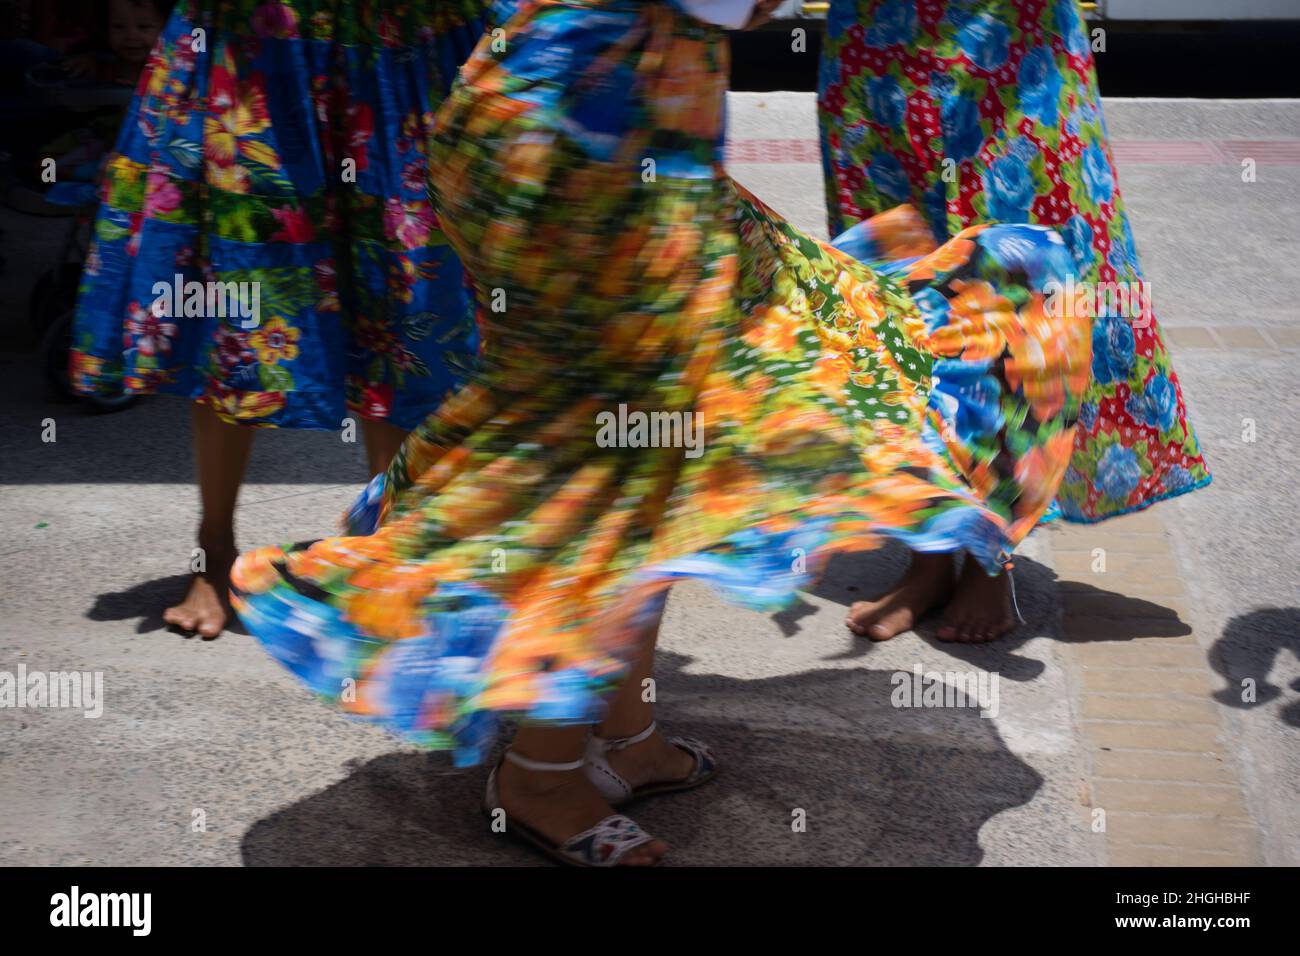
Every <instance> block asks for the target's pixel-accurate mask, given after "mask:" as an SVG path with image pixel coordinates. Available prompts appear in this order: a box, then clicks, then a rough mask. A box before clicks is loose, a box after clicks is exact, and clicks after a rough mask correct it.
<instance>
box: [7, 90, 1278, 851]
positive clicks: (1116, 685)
mask: <svg viewBox="0 0 1300 956" xmlns="http://www.w3.org/2000/svg"><path fill="white" fill-rule="evenodd" d="M1106 107H1107V119H1108V124H1109V127H1110V130H1111V133H1112V135H1113V136H1114V137H1115V141H1116V151H1117V153H1118V155H1119V157H1120V159H1119V162H1120V169H1119V176H1120V185H1121V188H1122V189H1123V191H1124V195H1125V198H1126V201H1127V203H1128V206H1129V209H1130V214H1131V216H1132V219H1133V227H1134V231H1135V234H1136V240H1137V246H1138V250H1139V253H1140V255H1141V257H1142V260H1143V265H1144V269H1145V271H1146V277H1147V279H1148V281H1149V282H1150V283H1151V284H1152V288H1153V298H1154V301H1155V310H1156V314H1157V316H1158V318H1159V320H1160V323H1161V325H1162V327H1163V328H1164V329H1165V331H1166V333H1167V336H1168V339H1169V342H1170V346H1171V350H1172V352H1173V356H1174V362H1175V367H1176V369H1177V370H1178V372H1179V375H1180V377H1181V379H1182V382H1183V387H1184V389H1185V391H1186V394H1187V397H1188V402H1189V407H1190V414H1191V419H1192V421H1193V423H1194V424H1195V426H1196V428H1197V431H1198V434H1199V437H1200V440H1201V442H1202V445H1203V446H1204V448H1205V451H1206V455H1207V457H1208V459H1209V462H1210V467H1211V470H1212V471H1213V472H1214V484H1212V485H1211V486H1210V487H1209V488H1206V489H1203V490H1201V491H1198V492H1195V493H1193V494H1191V495H1188V496H1185V497H1183V498H1180V499H1177V500H1174V501H1171V502H1166V503H1162V504H1160V505H1158V506H1157V507H1156V508H1155V509H1153V510H1151V511H1147V512H1143V513H1140V514H1137V515H1133V516H1128V517H1125V518H1122V519H1117V520H1115V521H1111V522H1106V523H1103V524H1100V525H1096V526H1059V527H1053V528H1050V529H1040V530H1039V531H1037V532H1035V533H1034V534H1033V535H1031V537H1030V538H1029V540H1028V541H1027V542H1026V545H1025V546H1024V548H1023V549H1022V551H1021V553H1020V554H1019V555H1018V557H1017V566H1016V585H1017V593H1018V596H1019V601H1020V607H1021V610H1022V612H1023V613H1024V616H1025V618H1026V620H1027V622H1028V623H1027V624H1026V625H1025V626H1023V627H1022V628H1020V629H1019V630H1018V631H1017V632H1016V633H1015V634H1013V635H1012V636H1010V637H1009V638H1007V639H1005V640H1002V641H999V642H996V643H995V644H991V645H987V646H982V647H965V646H958V645H949V644H944V643H940V642H938V641H936V640H934V639H933V636H932V635H933V629H932V627H930V626H924V627H922V629H921V631H920V633H918V634H906V635H902V636H900V637H899V638H897V639H895V640H893V641H890V642H887V643H884V644H871V643H869V642H865V641H862V640H859V639H855V638H853V637H852V636H851V635H850V634H848V632H847V631H846V630H845V629H844V628H843V624H842V622H843V617H844V613H845V609H846V607H847V605H848V604H850V603H852V601H854V600H857V599H859V598H861V597H863V596H868V595H870V594H872V593H875V592H876V591H877V590H878V589H880V588H882V587H883V586H884V584H885V583H887V582H888V581H889V580H891V579H892V578H893V577H894V576H896V575H897V573H898V572H899V570H900V569H901V567H902V563H903V561H904V560H905V555H904V554H903V553H902V552H901V549H898V548H887V549H885V550H883V551H881V552H877V553H872V554H869V555H859V556H853V557H850V558H846V559H842V560H837V561H836V562H834V563H833V564H832V566H831V568H830V571H829V573H828V574H827V575H826V577H825V578H824V579H823V580H822V581H821V582H820V583H819V584H818V586H817V587H816V588H814V589H813V590H812V591H811V592H809V593H808V594H807V595H805V597H804V599H803V602H802V603H801V604H800V605H799V606H797V607H795V608H793V609H791V610H789V611H787V612H785V613H783V614H781V615H777V616H775V617H769V616H763V615H757V614H750V613H747V612H741V611H738V610H736V609H735V608H733V607H731V606H729V605H727V604H724V603H723V602H721V601H719V600H718V599H717V598H716V597H714V596H713V595H712V594H711V593H710V592H708V591H706V590H704V589H702V588H698V587H693V586H686V587H682V588H680V589H678V590H676V591H675V592H674V594H673V597H672V599H671V601H670V603H669V607H668V614H667V618H666V622H665V628H664V634H663V641H662V648H661V654H660V667H659V674H658V681H659V686H658V697H659V701H660V704H661V707H662V717H663V720H664V722H665V725H666V726H667V727H669V728H670V729H671V730H672V731H674V732H678V733H685V734H689V735H691V736H698V737H701V738H704V739H706V740H708V741H709V742H710V743H711V744H713V745H714V746H715V748H716V750H717V751H718V753H719V756H720V758H721V760H722V761H723V773H722V774H721V776H720V777H719V779H718V780H717V782H716V783H714V784H711V785H709V786H708V787H707V788H704V789H701V790H700V791H698V792H694V793H690V794H685V795H681V796H678V797H673V798H666V799H663V800H659V801H653V802H649V803H647V804H646V805H645V806H644V809H641V808H638V810H637V813H636V816H637V818H638V820H639V821H640V822H641V823H643V824H644V825H645V826H646V827H647V829H649V830H651V831H652V832H655V833H656V834H658V835H661V836H663V837H664V838H666V839H667V840H668V841H669V842H670V843H671V844H672V845H673V847H674V853H673V856H672V861H673V862H674V863H675V864H679V865H705V864H738V865H744V864H773V865H775V864H796V865H815V864H860V865H861V864H865V865H903V864H943V865H1007V864H1021V865H1068V864H1082V865H1105V864H1111V865H1118V864H1160V863H1173V864H1199V863H1207V864H1254V863H1260V862H1263V863H1267V864H1274V865H1276V864H1292V865H1295V864H1300V801H1297V800H1296V794H1297V792H1300V609H1298V608H1297V607H1296V605H1297V604H1298V603H1300V601H1297V580H1298V579H1297V568H1300V547H1298V546H1297V537H1296V534H1295V517H1294V499H1295V489H1294V476H1295V475H1296V474H1297V473H1298V472H1300V442H1298V441H1297V438H1296V429H1295V421H1296V398H1295V395H1296V392H1297V385H1298V384H1300V373H1298V372H1297V370H1296V365H1297V360H1298V359H1300V355H1298V354H1297V352H1298V350H1300V307H1297V305H1296V303H1297V302H1300V270H1297V268H1296V266H1295V263H1296V262H1298V261H1300V230H1298V229H1297V226H1296V225H1295V224H1296V223H1297V222H1298V221H1300V163H1297V162H1295V161H1294V160H1293V159H1292V158H1288V157H1294V156H1295V152H1294V144H1295V143H1297V142H1300V103H1294V102H1293V103H1280V102H1264V103H1231V104H1219V103H1195V102H1173V103H1160V102H1108V103H1107V104H1106ZM729 108H730V119H731V124H732V169H733V171H734V173H735V174H736V176H737V178H738V179H739V180H740V181H741V182H742V183H743V184H745V185H746V186H747V187H749V188H750V189H752V190H753V191H754V192H755V193H756V194H757V195H758V196H759V197H760V198H761V199H763V200H764V201H766V202H768V203H769V204H770V205H772V206H773V207H774V208H776V209H777V210H778V211H780V212H782V213H783V214H785V215H788V216H790V217H791V218H792V219H793V220H794V221H795V222H796V223H798V224H800V225H801V226H803V227H805V228H807V229H809V230H810V231H811V232H813V233H814V234H816V235H819V236H824V235H825V213H824V205H823V201H822V183H821V175H820V167H819V165H818V157H817V153H816V144H815V140H816V121H815V113H814V109H813V100H812V97H811V95H809V94H735V95H733V96H732V97H731V99H730V107H729ZM774 143H775V144H777V145H772V144H774ZM1243 143H1246V144H1251V145H1250V146H1249V148H1250V149H1251V151H1253V152H1254V153H1257V154H1258V157H1259V164H1258V170H1257V172H1258V178H1257V181H1256V182H1254V183H1249V184H1247V183H1243V182H1242V181H1241V177H1240V165H1239V158H1240V157H1239V153H1238V152H1234V151H1233V150H1236V149H1237V148H1238V146H1239V145H1240V144H1243ZM756 144H757V145H756ZM1153 144H1156V145H1153ZM1207 144H1208V145H1207ZM1224 144H1229V145H1228V146H1225V145H1224ZM1260 144H1264V145H1260ZM1270 144H1273V145H1270ZM1229 147H1231V148H1229ZM1266 156H1267V157H1269V158H1268V159H1267V160H1266V159H1265V158H1264V157H1266ZM1197 157H1200V158H1199V159H1198V158H1197ZM3 225H4V226H5V228H6V234H5V237H4V248H3V254H4V255H6V256H7V257H8V258H9V268H10V277H14V276H22V275H32V276H34V275H35V274H37V273H38V272H39V271H40V270H41V269H42V268H45V267H46V263H47V260H48V257H49V255H50V253H49V250H48V248H47V247H48V243H44V244H43V242H42V241H41V240H39V239H37V238H34V237H29V236H26V235H24V234H23V233H22V232H21V231H20V228H21V221H18V222H14V221H12V220H10V219H8V218H6V219H5V220H4V223H3ZM25 295H26V291H25V290H24V289H23V288H21V285H20V284H18V283H16V282H14V281H11V280H10V279H7V280H6V284H5V288H4V296H3V304H9V305H12V306H13V308H14V309H17V308H20V307H21V303H22V302H23V300H24V298H25ZM14 314H16V313H14V312H13V311H12V310H11V311H10V315H11V320H12V315H14ZM0 388H2V389H3V390H4V391H3V398H4V401H3V403H2V404H0V489H2V490H0V521H2V522H3V527H4V528H5V529H6V532H7V533H6V538H5V541H4V543H3V545H0V578H2V579H3V581H4V582H5V586H4V587H3V589H0V671H10V672H12V671H14V670H15V669H16V667H17V666H18V665H19V664H20V663H22V664H25V665H26V667H28V668H29V669H33V670H36V669H41V670H72V669H81V670H97V671H102V672H103V673H104V677H105V698H106V699H105V711H104V715H103V717H101V718H99V719H93V720H89V719H85V718H83V717H82V716H81V714H80V713H79V712H75V711H68V710H51V709H45V710H21V711H19V710H7V709H0V795H3V797H4V800H5V813H4V814H0V864H6V863H29V864H31V863H78V862H86V863H96V864H107V863H112V864H151V863H152V864H240V863H244V864H263V863H279V864H298V863H313V864H321V865H337V864H385V863H392V864H426V865H428V864H433V865H460V864H474V863H478V864H482V863H491V862H494V861H501V862H510V863H535V862H538V861H537V858H536V857H535V856H533V855H532V854H530V853H529V852H528V851H527V850H524V849H521V848H519V847H517V846H514V845H513V844H507V843H505V842H504V841H503V840H502V839H501V838H500V837H499V836H497V835H493V834H491V833H490V832H488V831H487V829H486V828H485V827H484V825H483V823H482V820H481V818H480V816H479V814H478V809H477V801H478V799H479V798H480V796H481V792H482V784H483V780H484V777H485V776H486V773H485V771H484V770H482V769H481V768H480V769H478V770H473V771H468V772H453V771H451V770H450V769H449V767H448V765H447V764H446V762H445V761H444V760H442V759H440V758H438V757H433V756H429V755H427V754H422V753H418V752H416V751H414V750H411V749H409V748H405V747H402V746H399V745H397V744H395V743H394V742H393V740H392V739H391V738H389V737H387V736H386V735H384V734H383V733H381V732H379V731H377V730H375V729H373V728H370V727H366V726H362V725H359V724H356V723H353V722H349V721H347V720H344V719H343V718H341V717H338V716H337V715H336V714H334V713H333V712H331V711H330V710H329V709H327V708H326V707H325V706H324V705H322V704H320V703H318V702H317V701H315V700H314V699H312V698H311V697H310V696H309V695H308V694H307V693H306V692H305V691H303V690H302V689H301V688H300V687H299V686H298V685H297V684H296V683H295V682H294V680H293V679H292V678H290V677H289V676H288V675H287V674H285V673H284V672H283V671H282V670H281V669H280V668H279V667H278V666H277V665H275V664H273V663H272V662H271V661H270V659H269V658H268V657H267V656H266V655H265V654H264V653H263V652H262V651H261V650H260V649H259V648H258V647H257V645H256V642H255V641H253V640H252V639H251V638H249V637H247V636H245V635H242V634H238V633H231V634H227V635H226V636H224V637H223V638H221V639H220V640H217V641H211V642H203V641H199V640H194V639H184V638H181V637H179V636H177V635H174V634H172V633H170V632H169V631H167V630H165V629H164V628H163V627H162V624H161V620H160V617H159V614H160V611H161V608H162V607H163V606H164V605H165V603H166V602H167V601H168V600H170V599H173V598H174V597H175V596H176V595H177V594H179V593H180V591H181V589H183V587H184V584H185V580H186V575H185V572H186V565H187V563H188V561H189V550H190V547H191V538H192V535H193V530H194V525H195V522H196V519H197V511H196V505H197V502H196V494H195V491H194V488H193V486H192V484H191V468H190V464H189V450H188V440H189V436H188V426H187V424H186V419H187V416H186V410H185V408H184V407H183V406H182V405H181V403H179V402H174V401H168V400H161V399H160V400H150V401H144V402H141V403H140V404H139V405H137V406H136V407H135V408H132V409H131V410H129V411H127V412H125V413H122V414H118V415H110V416H95V415H90V414H87V413H86V412H85V411H84V410H83V409H81V408H80V407H79V406H76V405H66V404H52V403H50V402H47V401H46V400H45V399H44V395H43V390H42V387H41V385H40V382H39V376H38V369H37V367H36V363H35V362H34V361H33V359H32V357H31V356H30V355H29V354H24V353H18V352H12V351H11V352H7V353H0ZM51 417H52V418H54V419H55V421H56V422H57V425H58V441H57V442H56V443H53V444H47V443H42V442H41V440H40V434H41V429H42V422H43V420H44V419H46V418H51ZM363 461H364V459H363V455H362V452H361V449H360V448H359V447H358V446H357V445H345V444H343V443H342V442H341V441H340V440H339V438H338V436H337V435H331V434H325V433H264V434H260V435H259V436H258V438H257V443H256V447H255V450H254V458H253V462H252V465H251V467H250V475H249V483H248V484H247V486H246V487H245V490H244V494H243V497H242V499H241V506H240V525H239V539H240V543H241V545H243V546H244V547H250V546H253V545H257V544H263V543H268V542H275V541H290V540H303V539H309V538H313V537H319V536H321V535H322V534H327V533H329V532H331V531H332V530H333V529H334V528H335V527H336V524H337V520H338V516H339V514H340V513H341V512H342V510H343V509H344V507H346V505H347V504H348V503H349V501H350V500H351V498H352V496H353V495H354V494H355V492H356V491H357V490H358V489H359V487H360V484H361V481H362V480H363V477H364V465H363ZM1103 561H1104V564H1103V563H1101V562H1103ZM917 669H919V670H920V671H921V673H922V674H923V675H931V674H933V675H938V677H939V679H940V680H941V681H943V682H944V683H945V684H948V685H951V684H953V683H954V682H956V681H960V680H962V679H966V678H974V677H981V676H982V677H985V678H989V677H993V676H996V677H997V687H998V701H997V708H996V713H995V714H990V715H989V716H981V715H980V710H979V708H978V707H970V706H943V707H912V708H901V707H898V706H895V704H896V703H897V700H896V698H895V693H896V691H897V690H898V687H899V682H900V677H901V678H903V679H906V678H907V676H908V675H911V674H914V673H915V672H916V670H917ZM1252 692H1253V696H1251V693H1252ZM198 819H201V820H202V821H203V826H202V827H201V828H196V825H195V821H196V820H198ZM800 820H802V821H803V827H802V829H800V828H799V827H798V826H796V824H797V822H798V821H800Z"/></svg>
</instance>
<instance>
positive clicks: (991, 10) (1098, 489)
mask: <svg viewBox="0 0 1300 956" xmlns="http://www.w3.org/2000/svg"><path fill="white" fill-rule="evenodd" d="M1077 7H1078V5H1077V3H1076V2H1075V0H925V2H920V0H832V2H831V9H830V15H829V20H828V23H827V31H826V38H825V42H824V43H823V44H822V61H821V74H820V79H819V82H818V90H819V99H818V104H819V112H820V115H821V141H822V161H823V164H824V166H825V174H826V202H827V207H828V208H829V210H830V226H831V234H832V235H837V234H838V233H840V232H841V231H843V230H844V229H845V228H847V227H849V226H851V225H852V224H853V223H854V222H856V221H857V220H859V219H864V218H867V217H869V216H873V215H875V214H876V213H878V212H881V211H882V210H886V209H889V208H891V207H893V206H895V205H897V204H898V203H901V202H906V203H911V204H912V205H914V206H916V207H917V208H918V209H920V210H921V211H922V212H923V214H924V215H925V217H926V219H927V221H928V222H929V223H930V225H931V227H932V228H933V230H934V234H935V237H936V239H937V241H939V242H943V241H944V240H945V239H947V238H948V237H949V236H951V235H955V234H957V233H958V232H960V231H961V230H962V229H964V228H966V227H967V226H970V225H972V224H974V223H979V222H1029V223H1041V224H1043V225H1049V226H1055V227H1058V228H1059V229H1060V230H1061V233H1062V234H1063V235H1064V237H1065V240H1066V242H1067V243H1068V244H1069V246H1070V250H1071V252H1072V253H1073V254H1074V258H1075V263H1076V266H1077V269H1078V272H1079V280H1080V282H1081V283H1083V284H1082V285H1080V286H1077V287H1075V288H1074V289H1072V290H1071V289H1067V290H1065V293H1064V294H1063V295H1062V296H1061V298H1060V303H1062V304H1064V303H1066V302H1070V303H1072V304H1073V305H1074V307H1075V308H1076V309H1079V310H1090V311H1089V312H1088V314H1089V315H1090V316H1097V317H1096V318H1095V319H1094V320H1093V326H1092V339H1093V359H1092V381H1091V383H1090V384H1089V386H1088V391H1087V394H1086V396H1085V398H1084V404H1083V409H1082V412H1081V415H1080V423H1079V428H1078V430H1077V433H1076V438H1075V453H1074V457H1073V459H1072V460H1071V462H1070V468H1069V470H1068V471H1067V472H1066V475H1065V480H1064V482H1063V484H1062V485H1061V490H1060V497H1059V504H1060V506H1061V510H1062V512H1063V513H1064V515H1065V516H1066V517H1067V518H1070V519H1073V520H1079V521H1096V520H1100V519H1102V518H1107V517H1111V516H1113V515H1116V514H1122V513H1124V512H1126V511H1133V510H1136V509H1139V508H1144V507H1146V506H1147V505H1150V504H1152V503H1153V502H1155V501H1159V500H1160V499H1162V498H1168V497H1171V496H1173V495H1178V494H1182V493H1184V492H1187V491H1191V490H1193V489H1195V488H1199V487H1201V486H1202V485H1206V484H1208V483H1209V481H1210V475H1209V472H1208V471H1207V470H1206V465H1205V460H1204V459H1203V458H1202V456H1201V449H1200V446H1199V444H1198V443H1197V441H1196V437H1195V435H1194V434H1193V433H1192V428H1191V425H1190V424H1188V421H1187V415H1186V410H1185V408H1184V405H1183V395H1182V389H1181V387H1180V385H1179V382H1178V376H1177V375H1175V374H1174V370H1173V366H1172V365H1171V363H1170V360H1169V354H1168V352H1167V351H1166V350H1165V344H1164V342H1163V340H1162V339H1161V336H1160V331H1159V329H1158V328H1157V326H1156V322H1155V318H1154V316H1153V315H1152V314H1151V309H1150V299H1149V288H1148V287H1147V286H1146V285H1145V283H1144V281H1143V278H1142V272H1141V269H1140V268H1139V266H1138V259H1137V252H1136V250H1135V249H1134V246H1133V232H1132V230H1131V229H1130V228H1129V224H1128V218H1127V217H1126V216H1125V214H1124V205H1123V202H1122V201H1121V199H1120V193H1119V185H1118V182H1117V180H1116V175H1115V165H1114V161H1113V159H1112V157H1111V154H1110V149H1109V148H1108V146H1107V143H1106V126H1105V121H1104V120H1103V118H1102V114H1101V100H1100V96H1099V94H1098V91H1097V77H1096V72H1095V70H1094V68H1093V62H1092V52H1091V49H1090V45H1089V39H1088V37H1087V36H1086V35H1085V34H1084V30H1083V23H1082V20H1081V18H1080V16H1079V12H1078V9H1077ZM1125 297H1127V299H1126V298H1125ZM1135 299H1136V300H1137V301H1138V302H1140V303H1141V304H1140V305H1135V304H1134V300H1135ZM1126 302H1127V304H1125V303H1126Z"/></svg>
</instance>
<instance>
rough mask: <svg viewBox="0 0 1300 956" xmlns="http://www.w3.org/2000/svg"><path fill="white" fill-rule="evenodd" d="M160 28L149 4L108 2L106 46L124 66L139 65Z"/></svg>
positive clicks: (157, 18) (117, 0) (120, 1)
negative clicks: (124, 62)
mask: <svg viewBox="0 0 1300 956" xmlns="http://www.w3.org/2000/svg"><path fill="white" fill-rule="evenodd" d="M162 28H163V22H162V20H161V19H160V18H159V16H158V14H157V13H155V12H154V9H153V4H151V3H139V2H138V0H137V2H133V0H112V2H111V5H110V6H109V13H108V46H109V48H110V49H111V50H112V51H113V52H114V53H116V54H117V55H118V56H120V57H121V58H122V59H123V60H125V61H126V62H127V63H131V64H135V65H143V64H144V62H145V60H147V59H149V52H150V51H151V50H152V49H153V44H154V41H155V40H157V39H158V34H159V33H161V32H162Z"/></svg>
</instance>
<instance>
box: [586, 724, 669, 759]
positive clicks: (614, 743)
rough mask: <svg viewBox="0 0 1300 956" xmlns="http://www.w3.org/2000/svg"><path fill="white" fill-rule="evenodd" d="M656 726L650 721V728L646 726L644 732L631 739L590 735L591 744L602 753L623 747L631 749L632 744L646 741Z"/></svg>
mask: <svg viewBox="0 0 1300 956" xmlns="http://www.w3.org/2000/svg"><path fill="white" fill-rule="evenodd" d="M656 726H658V725H657V723H656V722H655V721H653V720H652V721H650V726H648V727H647V728H646V729H645V730H643V731H641V732H640V733H639V734H634V735H633V736H631V737H616V738H609V739H606V738H604V737H597V736H596V735H595V734H592V735H591V742H592V743H593V744H595V745H597V746H599V748H600V749H601V750H602V751H610V750H622V749H624V748H625V747H631V746H632V745H633V744H639V743H640V742H641V741H643V740H645V739H647V738H648V737H649V736H650V735H651V734H653V733H654V732H655V727H656Z"/></svg>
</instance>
